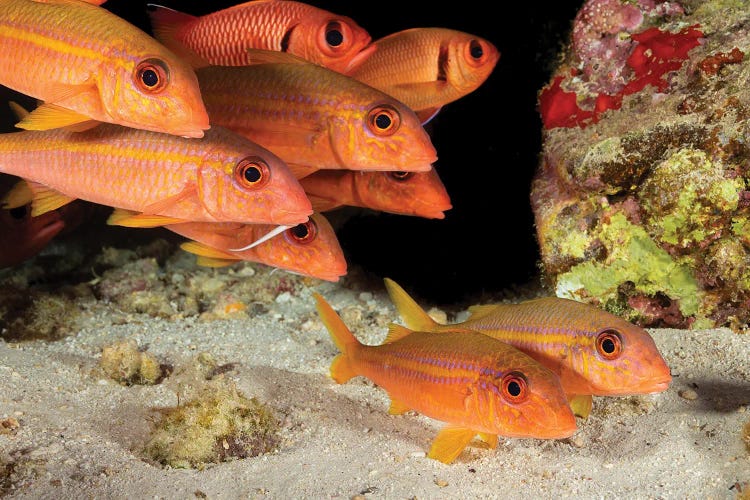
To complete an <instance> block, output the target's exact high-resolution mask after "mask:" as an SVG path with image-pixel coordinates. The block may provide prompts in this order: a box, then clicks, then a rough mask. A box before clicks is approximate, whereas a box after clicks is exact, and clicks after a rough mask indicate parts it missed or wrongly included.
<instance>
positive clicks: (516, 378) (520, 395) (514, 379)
mask: <svg viewBox="0 0 750 500" xmlns="http://www.w3.org/2000/svg"><path fill="white" fill-rule="evenodd" d="M500 389H501V394H502V395H503V396H504V397H505V399H507V400H508V401H510V402H512V403H519V402H521V401H523V400H525V399H526V397H527V396H528V384H527V383H526V378H525V377H524V376H523V375H522V374H520V373H518V372H510V373H508V374H507V375H506V376H504V377H503V380H502V382H501V385H500Z"/></svg>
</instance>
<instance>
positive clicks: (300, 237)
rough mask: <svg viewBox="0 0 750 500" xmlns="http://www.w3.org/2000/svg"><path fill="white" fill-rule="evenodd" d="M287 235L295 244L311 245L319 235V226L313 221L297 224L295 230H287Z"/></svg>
mask: <svg viewBox="0 0 750 500" xmlns="http://www.w3.org/2000/svg"><path fill="white" fill-rule="evenodd" d="M287 234H289V237H290V238H291V239H292V241H293V242H295V243H302V244H305V243H310V242H311V241H313V240H314V239H315V237H316V236H317V234H318V226H317V225H315V222H313V220H312V219H309V220H308V221H307V222H303V223H302V224H297V225H296V226H294V227H293V228H290V229H287Z"/></svg>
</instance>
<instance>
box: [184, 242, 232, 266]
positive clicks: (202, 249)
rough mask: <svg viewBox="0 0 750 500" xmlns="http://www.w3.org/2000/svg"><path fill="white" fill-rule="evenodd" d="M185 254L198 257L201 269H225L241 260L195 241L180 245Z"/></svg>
mask: <svg viewBox="0 0 750 500" xmlns="http://www.w3.org/2000/svg"><path fill="white" fill-rule="evenodd" d="M180 248H182V249H183V250H185V251H186V252H189V253H192V254H195V255H197V256H198V259H197V261H196V262H197V264H198V265H199V266H203V267H225V266H231V265H232V264H236V263H237V262H238V261H240V260H242V259H238V258H237V257H235V256H234V255H232V254H230V253H227V252H224V251H222V250H219V249H216V248H212V247H209V246H207V245H204V244H203V243H199V242H197V241H188V242H185V243H183V244H182V245H180Z"/></svg>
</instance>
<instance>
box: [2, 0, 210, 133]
mask: <svg viewBox="0 0 750 500" xmlns="http://www.w3.org/2000/svg"><path fill="white" fill-rule="evenodd" d="M96 3H97V2H91V3H87V2H85V1H78V0H2V1H0V47H2V51H1V52H0V84H1V85H4V86H6V87H9V88H11V89H13V90H16V91H18V92H21V93H23V94H26V95H28V96H31V97H34V98H36V99H39V100H41V101H43V102H44V104H42V105H41V106H39V107H38V108H37V109H36V110H34V111H33V112H32V113H31V114H30V115H29V116H27V117H26V118H25V119H23V120H21V122H20V123H18V124H17V126H18V127H19V128H23V129H27V130H47V129H50V128H58V127H66V126H74V127H77V128H79V129H80V128H86V127H91V126H94V125H95V124H97V123H98V122H109V123H115V124H119V125H124V126H128V127H134V128H140V129H146V130H151V131H155V132H164V133H168V134H174V135H179V136H184V137H203V131H204V130H206V129H208V128H209V123H208V114H207V113H206V109H205V107H204V106H203V101H202V100H201V96H200V89H199V87H198V81H197V79H196V77H195V72H194V71H193V69H192V68H191V67H190V66H189V65H188V64H187V63H186V62H184V61H182V60H181V59H179V58H178V57H177V56H175V55H174V54H172V53H171V52H170V51H169V50H167V49H166V48H165V47H164V46H162V45H161V44H160V43H158V42H157V41H156V40H154V39H153V38H152V37H151V36H149V35H148V34H147V33H145V32H144V31H141V30H140V29H138V28H136V27H135V26H133V25H132V24H130V23H128V22H127V21H125V20H124V19H122V18H120V17H118V16H117V15H115V14H113V13H111V12H109V11H108V10H106V9H104V8H103V7H99V6H98V5H95V4H96ZM99 3H100V2H99ZM19 61H24V62H25V63H26V64H24V65H23V68H20V67H19Z"/></svg>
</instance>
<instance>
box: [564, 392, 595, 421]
mask: <svg viewBox="0 0 750 500" xmlns="http://www.w3.org/2000/svg"><path fill="white" fill-rule="evenodd" d="M593 399H594V398H593V396H591V394H575V395H572V396H569V397H568V404H569V405H570V409H571V410H573V414H574V415H575V416H577V417H581V418H588V416H589V415H590V414H591V407H592V406H593Z"/></svg>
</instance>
